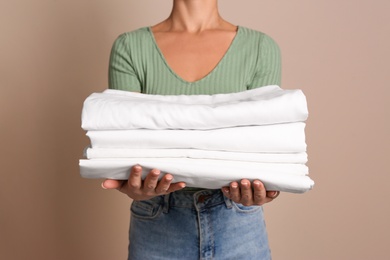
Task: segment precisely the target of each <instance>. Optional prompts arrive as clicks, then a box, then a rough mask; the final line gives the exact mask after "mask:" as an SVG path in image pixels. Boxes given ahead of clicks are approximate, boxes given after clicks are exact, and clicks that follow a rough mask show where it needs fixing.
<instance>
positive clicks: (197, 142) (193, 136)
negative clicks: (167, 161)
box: [87, 122, 306, 153]
mask: <svg viewBox="0 0 390 260" xmlns="http://www.w3.org/2000/svg"><path fill="white" fill-rule="evenodd" d="M304 129H305V123H303V122H299V123H288V124H277V125H265V126H249V127H248V126H247V127H230V128H221V129H213V130H149V129H141V130H117V131H115V130H111V131H88V132H87V136H88V137H89V138H90V140H91V146H92V148H133V149H134V148H141V149H143V148H149V149H163V148H176V149H201V150H213V151H231V152H233V151H234V152H270V153H289V152H294V153H295V152H305V151H306V142H305V132H304Z"/></svg>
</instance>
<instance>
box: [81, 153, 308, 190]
mask: <svg viewBox="0 0 390 260" xmlns="http://www.w3.org/2000/svg"><path fill="white" fill-rule="evenodd" d="M136 164H139V165H141V166H142V167H143V176H144V177H145V176H146V174H147V173H148V172H149V171H150V170H151V169H153V168H157V169H159V170H161V172H162V173H170V174H172V175H173V176H174V182H179V181H184V182H186V184H187V187H202V188H208V189H218V188H221V187H223V186H227V185H229V183H230V182H231V181H234V180H240V179H242V178H248V179H249V180H254V179H259V180H261V181H262V182H263V183H264V185H265V187H266V189H267V190H280V191H286V192H293V193H303V192H305V191H308V190H310V189H311V188H312V187H313V184H314V182H313V181H312V180H311V179H310V178H309V177H308V176H307V174H308V168H307V167H306V166H305V165H303V164H271V163H253V162H233V161H225V160H209V159H182V158H175V159H166V158H164V159H160V158H156V159H151V158H131V159H130V158H129V159H90V160H80V173H81V175H82V176H83V177H85V178H111V179H127V178H128V176H129V173H130V168H131V167H132V166H134V165H136Z"/></svg>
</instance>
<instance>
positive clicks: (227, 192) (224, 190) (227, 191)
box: [221, 187, 230, 199]
mask: <svg viewBox="0 0 390 260" xmlns="http://www.w3.org/2000/svg"><path fill="white" fill-rule="evenodd" d="M221 190H222V193H223V195H225V197H226V198H229V199H230V187H222V189H221Z"/></svg>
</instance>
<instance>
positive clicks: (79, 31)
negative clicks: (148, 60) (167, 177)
mask: <svg viewBox="0 0 390 260" xmlns="http://www.w3.org/2000/svg"><path fill="white" fill-rule="evenodd" d="M220 7H221V12H222V15H223V16H224V17H225V18H226V19H228V20H230V21H231V22H233V23H235V24H239V25H242V26H246V27H250V28H253V29H257V30H260V31H263V32H265V33H267V34H269V35H270V36H271V37H273V38H274V39H275V40H276V41H277V42H278V43H279V45H280V48H281V50H282V56H283V79H282V87H284V88H291V89H292V88H300V89H303V91H304V92H305V94H306V95H307V99H308V103H309V111H310V118H309V120H308V125H307V129H306V130H307V131H306V132H307V143H308V152H309V167H310V175H311V177H312V178H313V179H314V180H315V181H316V186H315V188H314V190H312V191H310V192H308V193H306V194H303V195H292V194H282V195H281V196H280V197H279V198H278V199H277V200H276V201H274V202H273V203H271V204H268V205H266V206H265V212H266V219H267V226H268V232H269V237H270V243H271V247H272V252H273V256H274V259H276V260H285V259H287V260H295V259H296V260H311V259H314V260H321V259H324V260H327V259H333V260H338V259H340V260H349V259H351V260H352V259H353V260H356V259H388V257H389V241H390V236H389V234H390V226H389V219H390V203H389V192H388V187H389V183H390V167H389V163H388V160H389V155H390V153H389V147H390V140H389V133H390V127H389V103H390V98H389V96H390V93H389V88H390V87H389V82H390V77H389V75H390V71H389V60H390V51H389V49H390V48H389V46H390V33H389V32H390V28H389V27H390V21H389V19H388V11H389V10H390V1H388V0H376V1H370V0H361V1H356V0H344V1H325V0H317V1H312V0H296V1H291V0H279V1H259V0H245V1H234V0H223V1H220ZM170 8H171V1H170V0H165V1H156V0H142V1H135V0H133V1H132V0H110V1H107V0H67V1H56V0H34V1H31V0H18V1H6V0H1V1H0V87H1V92H0V113H1V114H0V116H1V122H0V131H1V134H0V138H1V140H0V151H1V154H0V160H1V170H0V173H1V179H0V184H1V186H0V258H1V259H7V260H8V259H10V260H22V259H34V260H35V259H39V260H52V259H54V260H57V259H58V260H68V259H71V260H85V259H86V260H89V259H94V260H107V259H108V260H110V259H114V260H116V259H125V258H126V251H127V230H128V223H129V205H130V201H129V199H127V198H126V197H125V196H122V195H121V194H119V193H118V192H116V191H107V190H103V189H101V188H100V182H101V181H100V180H85V179H82V178H80V176H79V172H78V159H79V158H81V157H82V150H83V148H84V146H86V145H87V144H88V139H87V138H86V136H85V133H84V132H83V131H82V130H81V128H80V111H81V107H82V102H83V100H84V99H85V98H86V97H87V96H88V95H89V94H90V93H92V92H98V91H101V90H103V89H105V88H106V87H107V64H108V57H109V52H110V48H111V45H112V43H113V41H114V39H115V38H116V37H117V36H118V35H119V34H120V33H122V32H125V31H130V30H133V29H136V28H138V27H141V26H148V25H152V24H154V23H157V22H158V21H160V20H162V19H164V18H165V17H166V16H167V15H168V14H169V11H170ZM238 235H239V234H238Z"/></svg>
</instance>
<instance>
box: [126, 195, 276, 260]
mask: <svg viewBox="0 0 390 260" xmlns="http://www.w3.org/2000/svg"><path fill="white" fill-rule="evenodd" d="M129 237H130V244H129V258H128V259H131V260H145V259H147V260H157V259H166V260H175V259H180V260H191V259H194V260H195V259H202V260H206V259H221V260H228V259H248V260H252V259H253V260H263V259H264V260H268V259H271V255H270V250H269V246H268V237H267V232H266V228H265V223H264V217H263V208H262V207H259V206H251V207H246V206H243V205H241V204H236V203H234V202H232V201H231V200H229V199H227V198H226V197H224V196H223V194H222V192H221V191H220V190H201V191H186V190H184V191H177V192H174V193H171V194H169V195H166V196H159V197H155V198H153V199H151V200H146V201H134V202H133V204H132V206H131V223H130V234H129Z"/></svg>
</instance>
